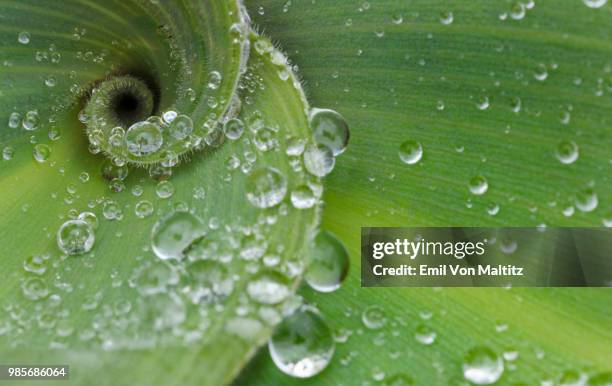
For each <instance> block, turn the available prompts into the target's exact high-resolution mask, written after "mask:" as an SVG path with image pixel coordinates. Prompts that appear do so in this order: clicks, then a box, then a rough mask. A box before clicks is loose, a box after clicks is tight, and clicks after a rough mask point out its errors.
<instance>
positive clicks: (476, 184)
mask: <svg viewBox="0 0 612 386" xmlns="http://www.w3.org/2000/svg"><path fill="white" fill-rule="evenodd" d="M468 187H469V189H470V192H472V194H475V195H477V196H480V195H483V194H485V193H486V192H487V190H488V189H489V182H488V181H487V179H486V178H485V177H483V176H480V175H479V176H475V177H472V179H470V183H469V185H468Z"/></svg>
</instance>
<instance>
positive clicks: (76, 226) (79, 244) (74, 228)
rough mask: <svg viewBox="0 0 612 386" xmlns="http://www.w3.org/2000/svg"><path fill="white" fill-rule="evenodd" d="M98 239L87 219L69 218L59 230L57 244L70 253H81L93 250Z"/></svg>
mask: <svg viewBox="0 0 612 386" xmlns="http://www.w3.org/2000/svg"><path fill="white" fill-rule="evenodd" d="M95 240H96V237H95V234H94V231H93V229H92V228H91V226H90V225H89V223H87V222H86V221H85V220H78V219H77V220H68V221H66V222H65V223H63V224H62V226H61V227H60V228H59V230H58V232H57V246H58V247H59V248H60V249H61V250H62V252H64V253H66V254H68V255H80V254H83V253H87V252H89V251H91V248H93V245H94V242H95Z"/></svg>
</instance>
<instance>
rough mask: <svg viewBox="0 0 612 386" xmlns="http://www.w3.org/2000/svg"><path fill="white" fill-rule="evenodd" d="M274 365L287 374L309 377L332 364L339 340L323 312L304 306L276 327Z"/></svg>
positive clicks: (271, 344)
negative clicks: (334, 335)
mask: <svg viewBox="0 0 612 386" xmlns="http://www.w3.org/2000/svg"><path fill="white" fill-rule="evenodd" d="M268 348H269V350H270V356H271V357H272V361H274V364H275V365H276V366H277V367H278V368H279V369H280V370H281V371H282V372H284V373H285V374H288V375H290V376H292V377H297V378H308V377H312V376H314V375H317V374H319V373H320V372H321V371H323V369H325V367H327V365H328V364H329V363H330V361H331V359H332V357H333V355H334V351H335V343H334V340H333V337H332V332H331V330H330V329H329V327H328V325H327V323H326V322H325V320H324V319H323V317H322V316H321V315H320V314H319V312H318V311H317V310H316V309H314V308H312V307H301V308H299V309H298V310H296V311H295V312H294V313H293V314H291V315H290V316H289V317H287V318H286V319H285V320H283V322H281V324H280V325H279V326H278V327H277V328H276V331H275V332H274V335H272V337H271V338H270V341H269V342H268Z"/></svg>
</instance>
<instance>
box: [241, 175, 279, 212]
mask: <svg viewBox="0 0 612 386" xmlns="http://www.w3.org/2000/svg"><path fill="white" fill-rule="evenodd" d="M246 191H247V193H246V197H247V200H249V202H250V203H251V204H253V206H256V207H258V208H270V207H273V206H275V205H278V204H279V203H280V202H281V201H282V200H283V198H284V197H285V194H286V193H287V181H286V180H285V177H284V176H283V175H282V174H281V173H280V172H279V171H278V170H276V169H273V168H271V167H265V168H261V169H257V170H255V171H254V172H253V173H251V175H250V176H249V177H248V180H247V183H246Z"/></svg>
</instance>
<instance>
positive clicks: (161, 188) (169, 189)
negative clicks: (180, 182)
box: [155, 181, 174, 199]
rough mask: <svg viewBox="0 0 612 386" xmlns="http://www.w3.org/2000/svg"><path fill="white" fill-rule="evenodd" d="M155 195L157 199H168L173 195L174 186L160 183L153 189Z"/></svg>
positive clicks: (167, 182)
mask: <svg viewBox="0 0 612 386" xmlns="http://www.w3.org/2000/svg"><path fill="white" fill-rule="evenodd" d="M155 193H156V194H157V197H159V198H163V199H165V198H170V197H172V195H173V194H174V185H173V184H172V182H170V181H160V182H159V183H158V184H157V186H156V187H155Z"/></svg>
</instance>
